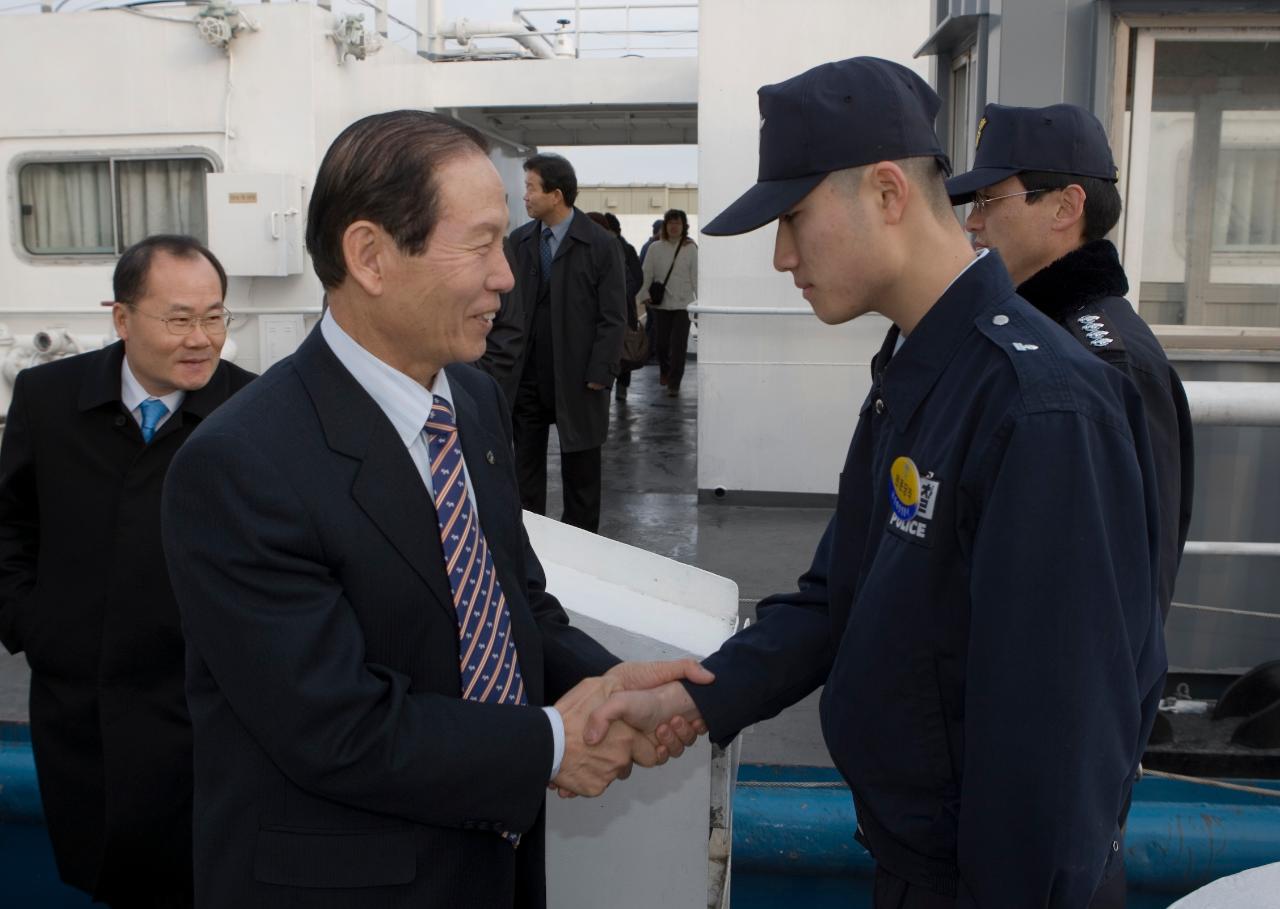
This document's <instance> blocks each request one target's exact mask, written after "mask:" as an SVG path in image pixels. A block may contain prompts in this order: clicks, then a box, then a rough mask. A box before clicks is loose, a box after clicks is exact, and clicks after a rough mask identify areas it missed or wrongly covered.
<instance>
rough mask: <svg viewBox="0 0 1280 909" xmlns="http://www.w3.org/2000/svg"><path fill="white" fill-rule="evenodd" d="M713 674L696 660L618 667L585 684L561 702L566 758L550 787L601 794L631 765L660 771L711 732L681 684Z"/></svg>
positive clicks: (697, 681) (565, 792) (628, 772)
mask: <svg viewBox="0 0 1280 909" xmlns="http://www.w3.org/2000/svg"><path fill="white" fill-rule="evenodd" d="M714 679H715V676H714V675H712V674H711V672H709V671H708V670H707V669H705V668H703V667H702V666H701V665H700V664H699V663H698V662H697V661H695V660H690V659H686V660H670V661H666V662H652V663H619V664H618V665H617V666H614V667H613V668H612V669H610V670H609V671H608V672H606V673H605V674H604V675H603V676H601V677H599V678H592V679H584V680H583V681H582V682H580V683H578V685H577V686H575V687H574V688H573V690H572V691H570V692H569V693H567V694H566V695H565V696H564V697H562V698H561V699H560V700H559V701H557V702H556V704H555V708H556V710H557V711H559V713H560V717H561V719H563V720H564V757H563V758H562V760H561V762H560V772H559V773H558V774H557V775H556V778H555V779H553V780H552V781H551V782H550V783H549V784H548V788H549V789H554V790H556V791H557V792H558V793H559V794H560V796H561V798H572V797H573V796H576V795H584V796H597V795H600V794H601V793H602V792H604V791H605V789H607V788H609V784H610V783H612V782H613V781H614V780H625V779H626V778H627V777H629V776H630V775H631V767H632V765H633V764H639V765H640V766H641V767H657V766H659V765H661V764H665V763H666V762H667V761H668V760H669V759H670V758H673V757H679V756H680V755H681V754H683V753H684V749H685V748H686V747H688V746H689V745H692V744H693V743H694V742H695V741H697V739H698V736H699V735H701V734H703V733H705V732H706V731H707V727H706V724H705V723H703V721H702V715H701V714H700V713H699V712H698V708H697V706H696V705H695V704H694V703H693V699H692V698H691V697H689V692H687V691H686V690H685V688H684V686H683V685H681V684H680V682H681V680H688V681H690V682H693V683H695V684H698V685H706V684H709V683H710V682H712V681H714Z"/></svg>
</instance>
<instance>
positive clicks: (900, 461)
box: [889, 457, 920, 521]
mask: <svg viewBox="0 0 1280 909" xmlns="http://www.w3.org/2000/svg"><path fill="white" fill-rule="evenodd" d="M889 500H890V503H891V504H892V505H893V512H894V514H896V515H897V516H898V517H899V518H901V519H902V520H904V521H909V520H911V519H912V518H914V517H915V516H916V512H917V511H918V510H919V509H920V471H918V470H916V464H915V462H914V461H912V460H911V459H910V458H907V457H900V458H895V459H894V461H893V466H892V467H891V468H890V469H889Z"/></svg>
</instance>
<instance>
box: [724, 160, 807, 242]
mask: <svg viewBox="0 0 1280 909" xmlns="http://www.w3.org/2000/svg"><path fill="white" fill-rule="evenodd" d="M826 176H827V175H826V174H810V175H809V176H806V177H792V178H791V179H790V180H762V181H761V182H759V183H757V184H756V185H755V186H753V187H751V188H750V189H749V190H747V191H746V192H745V193H743V194H742V195H741V196H739V197H738V201H736V202H734V203H733V204H732V205H730V206H729V207H728V208H726V209H725V210H724V211H722V212H720V214H718V215H716V216H715V217H714V218H712V219H711V220H710V221H709V222H708V223H707V224H706V225H705V226H703V227H702V228H700V229H699V233H704V234H708V235H710V236H712V237H731V236H733V235H734V234H745V233H747V232H748V231H752V230H755V229H756V228H757V227H764V226H765V225H766V224H768V223H769V222H770V221H772V220H774V219H775V218H777V217H778V216H779V215H781V214H783V213H785V212H786V211H787V209H789V208H791V207H792V206H793V205H795V204H796V203H797V202H799V201H800V200H801V199H803V198H804V197H805V196H807V195H809V193H810V192H812V191H813V188H814V187H815V186H817V185H818V184H819V183H821V182H822V180H823V178H825V177H826Z"/></svg>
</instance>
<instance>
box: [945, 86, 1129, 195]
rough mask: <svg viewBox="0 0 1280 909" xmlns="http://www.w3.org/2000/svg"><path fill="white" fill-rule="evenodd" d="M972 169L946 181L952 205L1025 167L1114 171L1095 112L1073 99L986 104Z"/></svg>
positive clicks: (1081, 173) (1111, 176) (1107, 175)
mask: <svg viewBox="0 0 1280 909" xmlns="http://www.w3.org/2000/svg"><path fill="white" fill-rule="evenodd" d="M976 151H977V154H975V155H974V161H973V170H971V171H969V172H968V173H967V174H960V175H959V176H958V177H952V178H951V179H950V180H948V181H947V194H948V195H950V196H951V201H952V202H953V203H955V204H956V205H962V204H964V203H965V202H968V201H970V200H971V199H973V194H974V193H975V192H977V191H978V190H980V189H983V188H985V187H988V186H991V185H992V184H994V183H999V182H1000V181H1001V180H1004V179H1006V178H1007V177H1012V176H1014V175H1016V174H1021V173H1025V172H1026V171H1029V170H1037V171H1049V172H1050V173H1055V174H1070V175H1071V176H1076V177H1097V178H1098V179H1099V180H1110V181H1111V182H1113V183H1114V182H1115V180H1116V179H1117V177H1118V176H1119V173H1118V171H1117V170H1116V162H1115V159H1113V158H1112V157H1111V145H1110V143H1108V142H1107V131H1106V130H1105V129H1103V128H1102V124H1101V123H1100V122H1099V121H1098V118H1097V117H1095V116H1094V115H1093V114H1091V113H1089V112H1088V111H1087V110H1085V109H1084V108H1083V107H1077V106H1076V105H1074V104H1054V105H1051V106H1049V107H1006V106H1005V105H1003V104H988V105H987V108H986V110H984V111H983V115H982V120H980V121H979V122H978V142H977V145H976Z"/></svg>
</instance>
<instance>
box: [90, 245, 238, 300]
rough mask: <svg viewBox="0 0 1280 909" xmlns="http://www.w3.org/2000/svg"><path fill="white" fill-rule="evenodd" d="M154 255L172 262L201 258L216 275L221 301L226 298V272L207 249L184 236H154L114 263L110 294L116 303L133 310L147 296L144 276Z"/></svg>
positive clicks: (128, 250) (127, 251)
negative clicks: (220, 291) (160, 255)
mask: <svg viewBox="0 0 1280 909" xmlns="http://www.w3.org/2000/svg"><path fill="white" fill-rule="evenodd" d="M157 252H163V253H168V254H169V255H171V256H173V257H174V258H175V259H194V258H195V257H196V256H204V257H205V258H206V259H207V260H208V261H209V264H210V265H212V266H213V270H214V271H216V272H217V273H218V283H219V284H221V285H222V299H223V300H225V299H226V298H227V272H226V269H224V268H223V267H222V263H221V262H219V261H218V257H217V256H215V255H214V254H213V253H212V252H210V251H209V248H208V247H207V246H205V245H204V244H203V243H201V242H200V241H199V240H197V239H196V238H195V237H189V236H187V235H186V234H154V235H153V236H150V237H147V238H146V239H145V240H139V241H138V242H137V243H135V244H133V245H132V246H130V247H129V248H128V249H126V250H125V251H124V255H122V256H121V257H120V261H119V262H117V263H116V270H115V274H113V275H112V276H111V293H112V295H113V296H114V297H115V300H116V302H117V303H124V304H126V305H128V306H132V305H133V304H134V303H137V302H138V301H139V300H140V299H142V298H143V297H145V296H146V295H147V275H148V274H150V272H151V260H152V259H153V258H155V254H156V253H157Z"/></svg>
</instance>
